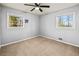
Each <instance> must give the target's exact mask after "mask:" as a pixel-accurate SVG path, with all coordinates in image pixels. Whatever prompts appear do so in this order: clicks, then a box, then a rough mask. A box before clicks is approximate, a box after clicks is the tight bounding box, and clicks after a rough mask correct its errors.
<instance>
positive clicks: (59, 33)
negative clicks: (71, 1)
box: [40, 6, 79, 45]
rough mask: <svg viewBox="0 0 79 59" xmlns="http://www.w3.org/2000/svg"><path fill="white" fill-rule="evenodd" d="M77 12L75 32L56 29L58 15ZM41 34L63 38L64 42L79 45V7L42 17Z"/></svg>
mask: <svg viewBox="0 0 79 59" xmlns="http://www.w3.org/2000/svg"><path fill="white" fill-rule="evenodd" d="M69 12H75V13H76V15H75V16H76V18H75V22H76V28H75V30H65V29H62V30H60V29H58V28H56V19H55V17H56V15H61V14H63V13H69ZM40 26H41V28H40V32H41V33H40V34H41V35H42V36H47V37H51V38H52V37H55V38H63V41H65V42H69V43H73V44H76V45H79V6H74V7H71V8H67V9H63V10H60V11H57V12H52V13H51V14H48V15H44V16H41V18H40Z"/></svg>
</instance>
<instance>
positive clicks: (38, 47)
mask: <svg viewBox="0 0 79 59" xmlns="http://www.w3.org/2000/svg"><path fill="white" fill-rule="evenodd" d="M0 55H3V56H4V55H6V56H11V55H12V56H17V55H18V56H70V55H71V56H73V55H74V56H76V55H79V48H77V47H73V46H70V45H67V44H63V43H60V42H57V41H54V40H51V39H47V38H43V37H36V38H33V39H29V40H26V41H23V42H20V43H16V44H12V45H8V46H5V47H2V49H1V50H0Z"/></svg>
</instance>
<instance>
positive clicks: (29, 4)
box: [24, 4, 35, 7]
mask: <svg viewBox="0 0 79 59" xmlns="http://www.w3.org/2000/svg"><path fill="white" fill-rule="evenodd" d="M24 5H25V6H34V7H35V5H30V4H24Z"/></svg>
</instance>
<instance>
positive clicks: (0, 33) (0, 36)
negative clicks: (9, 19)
mask: <svg viewBox="0 0 79 59" xmlns="http://www.w3.org/2000/svg"><path fill="white" fill-rule="evenodd" d="M0 13H1V7H0ZM1 31H2V28H1V14H0V45H1V39H2V32H1Z"/></svg>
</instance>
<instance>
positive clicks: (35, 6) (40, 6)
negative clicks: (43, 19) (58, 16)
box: [24, 3, 50, 12]
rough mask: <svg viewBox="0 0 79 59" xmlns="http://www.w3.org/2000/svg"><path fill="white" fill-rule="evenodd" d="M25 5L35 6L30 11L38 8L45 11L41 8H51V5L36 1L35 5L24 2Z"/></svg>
mask: <svg viewBox="0 0 79 59" xmlns="http://www.w3.org/2000/svg"><path fill="white" fill-rule="evenodd" d="M24 5H25V6H33V7H34V8H33V9H31V10H30V11H34V10H35V9H38V10H39V11H40V12H43V10H42V9H41V8H50V6H49V5H41V4H40V3H34V5H31V4H24Z"/></svg>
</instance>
